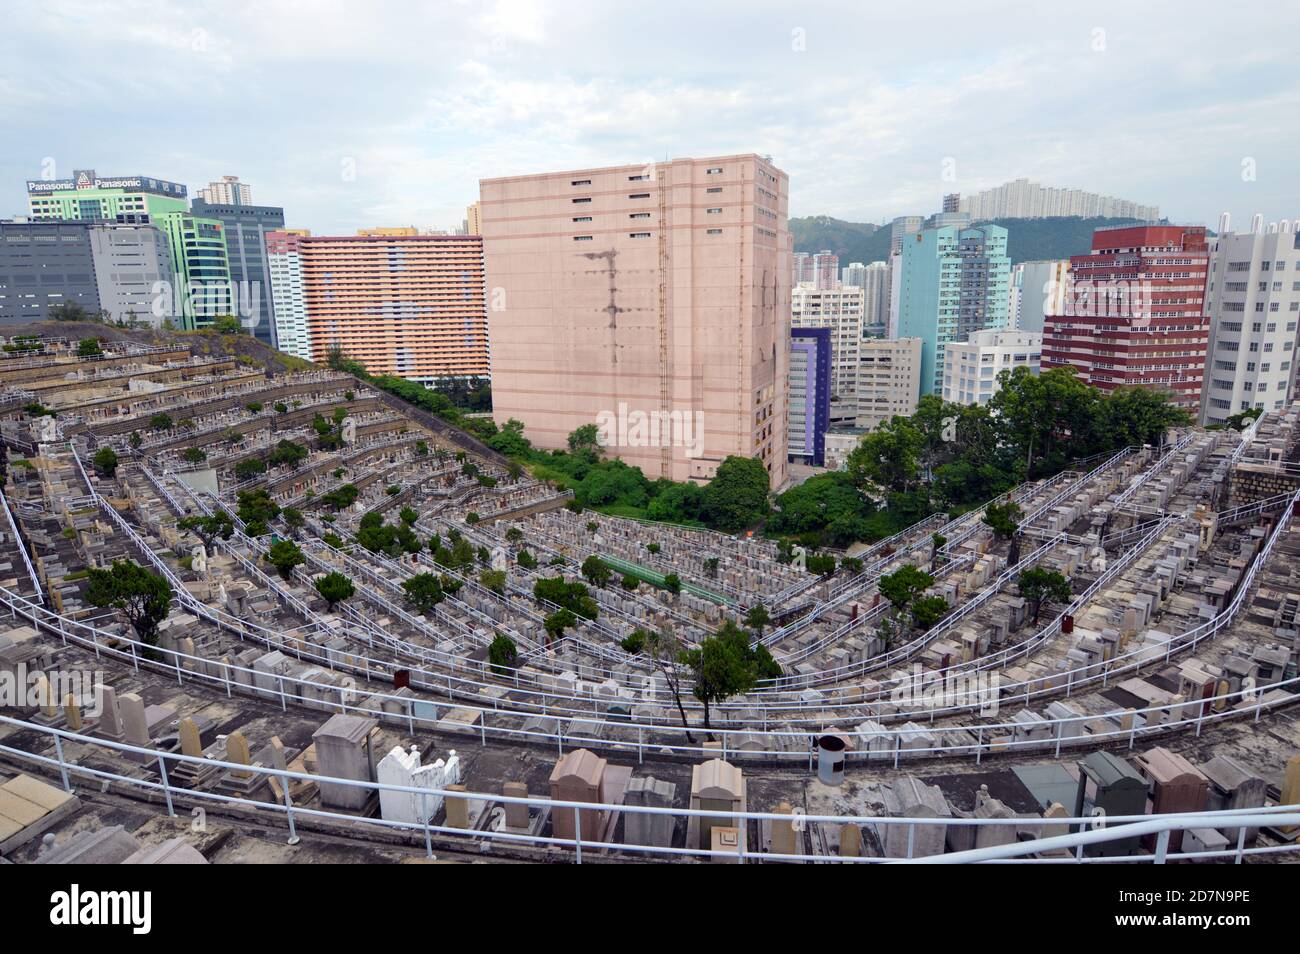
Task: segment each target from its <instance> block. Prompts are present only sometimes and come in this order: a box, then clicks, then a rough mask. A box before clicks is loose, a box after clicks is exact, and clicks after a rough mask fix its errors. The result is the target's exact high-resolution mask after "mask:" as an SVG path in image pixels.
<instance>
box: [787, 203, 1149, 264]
mask: <svg viewBox="0 0 1300 954" xmlns="http://www.w3.org/2000/svg"><path fill="white" fill-rule="evenodd" d="M1135 221H1136V220H1134V219H1108V218H1093V219H1081V218H1078V217H1075V216H1060V217H1055V218H1048V219H992V220H991V223H990V224H992V225H1000V226H1002V227H1003V228H1005V229H1006V230H1007V257H1008V258H1010V259H1011V264H1013V265H1015V264H1016V263H1018V262H1030V261H1037V260H1039V259H1049V258H1069V257H1070V256H1071V255H1082V254H1083V253H1085V252H1087V251H1088V250H1089V249H1090V248H1091V247H1092V233H1093V231H1094V230H1095V229H1099V228H1102V227H1103V226H1107V225H1122V224H1124V223H1127V222H1135ZM790 233H791V234H792V235H793V236H794V250H795V251H796V252H820V251H821V250H822V249H830V250H831V251H832V252H834V253H835V254H836V255H838V256H839V257H840V265H841V266H843V265H847V264H849V263H850V262H883V261H885V260H887V259H888V258H889V227H888V226H885V227H883V228H882V227H881V226H878V225H873V224H871V223H869V222H845V221H843V220H841V219H834V218H831V217H830V216H827V215H814V216H808V217H806V218H798V219H791V220H790Z"/></svg>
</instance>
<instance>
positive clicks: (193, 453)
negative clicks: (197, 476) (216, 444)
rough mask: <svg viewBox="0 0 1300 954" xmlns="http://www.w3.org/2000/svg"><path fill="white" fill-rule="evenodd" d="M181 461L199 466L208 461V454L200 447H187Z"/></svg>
mask: <svg viewBox="0 0 1300 954" xmlns="http://www.w3.org/2000/svg"><path fill="white" fill-rule="evenodd" d="M181 459H182V460H183V461H185V462H186V463H187V464H201V463H203V462H204V461H205V460H207V459H208V452H207V451H205V450H203V449H202V448H201V447H187V448H186V449H185V453H183V454H181Z"/></svg>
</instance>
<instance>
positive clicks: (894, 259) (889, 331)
mask: <svg viewBox="0 0 1300 954" xmlns="http://www.w3.org/2000/svg"><path fill="white" fill-rule="evenodd" d="M902 288H903V256H902V255H901V254H899V253H897V252H896V253H894V254H893V255H890V256H889V289H888V291H887V292H886V294H887V295H888V298H889V308H888V310H887V311H886V312H885V337H886V338H897V337H898V312H899V308H900V307H901V302H900V301H899V298H900V293H901V291H902Z"/></svg>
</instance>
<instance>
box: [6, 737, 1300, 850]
mask: <svg viewBox="0 0 1300 954" xmlns="http://www.w3.org/2000/svg"><path fill="white" fill-rule="evenodd" d="M0 724H3V725H8V726H11V727H13V728H15V729H18V730H20V731H21V732H23V733H24V734H26V735H27V736H28V737H29V738H36V739H49V740H50V745H51V746H52V747H53V749H54V755H53V756H52V757H51V756H50V755H47V754H42V753H38V752H35V751H31V750H28V749H21V748H17V747H16V746H13V745H9V744H7V743H0V753H3V754H4V755H5V756H7V757H8V758H9V759H10V760H12V761H15V762H18V763H20V764H23V765H28V766H35V767H36V768H37V769H39V770H43V771H44V772H45V773H47V774H49V775H55V774H57V775H58V777H59V780H60V784H61V785H62V787H63V789H64V791H66V792H68V793H69V794H75V792H76V787H75V786H74V780H76V781H78V782H83V783H84V784H85V785H86V787H87V788H93V789H96V790H99V791H108V790H113V791H114V792H115V793H116V794H120V795H125V796H128V797H132V798H136V799H144V800H148V801H153V800H155V799H157V798H158V797H160V796H161V798H162V801H163V804H164V805H165V806H166V809H167V814H168V815H169V816H171V817H177V808H178V807H179V808H182V809H183V808H190V807H211V808H212V810H214V811H218V812H226V813H229V814H230V815H231V816H233V817H236V818H265V817H276V816H282V817H283V818H284V823H285V826H286V834H287V841H288V843H289V844H290V845H296V844H298V843H299V842H300V840H301V835H300V834H299V830H300V828H301V829H304V830H307V831H317V832H320V833H322V834H324V835H327V836H331V837H338V836H340V835H341V836H343V837H345V838H349V839H353V840H361V841H364V840H366V839H367V837H385V838H387V839H390V840H391V839H392V838H393V837H394V836H396V837H397V838H399V839H404V840H406V841H408V843H412V844H416V843H420V842H421V841H422V843H423V847H424V850H425V854H426V855H427V856H428V857H430V858H432V857H434V855H435V847H436V848H437V849H439V850H443V849H444V848H445V850H449V851H464V852H472V853H475V854H481V853H482V852H484V851H486V850H492V849H494V848H500V849H502V850H507V851H512V854H514V855H515V856H517V857H520V858H522V859H524V860H543V859H546V860H551V859H553V858H554V853H555V852H556V851H557V850H563V851H565V852H567V851H568V850H570V849H572V852H573V854H572V860H573V861H574V862H575V863H577V864H582V863H583V860H584V859H583V853H584V851H586V852H589V853H591V852H598V853H599V854H598V855H597V857H599V858H600V859H602V860H614V857H615V856H616V855H625V856H630V857H631V858H633V859H642V860H661V861H671V860H698V861H702V860H706V859H714V860H724V861H735V862H738V863H742V864H743V863H746V862H754V861H757V862H763V861H774V862H775V861H781V862H787V861H799V862H821V863H842V864H879V863H900V862H916V861H923V862H925V863H929V864H936V863H940V864H941V863H951V864H957V863H978V862H995V861H1006V860H1017V861H1021V862H1024V863H1049V864H1051V863H1055V864H1060V863H1070V862H1075V863H1108V864H1113V863H1117V862H1143V863H1151V864H1165V863H1167V862H1169V861H1176V860H1184V859H1188V860H1223V861H1232V862H1234V863H1236V864H1241V863H1243V862H1244V861H1246V860H1247V859H1251V858H1255V857H1261V858H1275V857H1277V856H1279V855H1290V854H1292V853H1300V842H1294V843H1284V844H1279V845H1267V844H1251V845H1249V846H1248V845H1247V833H1248V832H1249V831H1258V830H1260V829H1261V828H1264V827H1268V828H1282V827H1285V826H1293V825H1297V824H1300V806H1294V805H1273V806H1263V807H1259V808H1249V809H1238V810H1235V811H1206V812H1184V813H1169V814H1142V815H1115V816H1109V817H1106V818H1104V819H1101V820H1099V819H1098V818H1097V817H1090V816H1085V817H1059V818H1048V817H1012V818H968V817H962V816H956V815H953V816H942V817H936V818H917V817H900V816H889V815H829V814H811V813H809V814H805V813H802V812H801V813H798V814H789V813H783V812H763V811H725V810H718V809H692V808H677V807H657V806H644V805H630V804H627V803H613V802H585V801H570V800H566V799H559V798H547V797H545V796H527V795H526V796H507V795H497V794H494V793H491V792H486V791H469V790H466V791H460V790H452V789H447V788H434V787H430V788H420V787H414V786H405V785H390V784H386V783H381V782H372V781H368V780H357V779H350V778H340V777H336V776H322V775H314V774H311V773H308V772H297V771H293V770H291V769H288V768H285V769H279V768H274V767H268V766H264V765H256V764H248V763H244V762H232V761H228V760H223V759H214V758H207V757H203V756H190V755H185V754H182V753H178V752H168V751H162V750H159V749H155V748H151V747H145V746H139V745H132V744H129V743H125V742H114V741H110V740H107V739H100V738H95V737H93V736H90V735H86V734H82V733H78V732H72V731H69V730H67V729H57V728H52V727H49V726H42V725H39V724H37V723H32V722H25V721H22V720H20V719H14V718H11V717H8V716H0ZM69 748H75V750H77V751H84V752H86V753H87V754H89V755H93V756H94V758H93V761H94V762H95V763H101V764H102V761H103V759H104V757H105V756H110V757H112V756H116V757H120V758H131V759H133V760H134V761H136V762H140V763H143V765H144V766H145V769H146V770H147V771H148V772H149V774H148V775H146V776H145V777H141V773H140V771H139V770H138V769H137V770H135V771H133V772H132V774H130V775H127V774H122V773H120V772H115V771H112V770H111V769H107V768H100V767H95V766H94V765H91V764H87V763H88V761H91V760H90V759H87V758H86V757H84V756H83V758H82V759H81V760H80V761H78V760H76V759H73V758H70V757H69V754H68V749H69ZM168 766H171V769H170V770H169V768H168ZM179 766H201V767H202V768H204V769H205V770H207V771H212V770H217V771H219V772H221V773H240V777H241V778H244V779H247V780H249V782H248V785H247V787H248V788H249V789H250V790H251V791H253V792H254V793H257V792H258V790H259V789H264V790H265V796H266V799H267V800H265V801H262V800H257V799H252V798H249V797H239V796H236V795H226V794H223V793H221V792H219V791H209V790H205V789H200V788H189V787H186V786H184V785H178V784H177V783H176V782H174V781H173V779H174V778H175V777H176V776H177V775H178V774H179V773H178V772H177V767H179ZM155 773H156V776H157V777H156V779H155V778H154V777H152V775H153V774H155ZM255 779H256V780H260V784H257V785H255V784H253V782H252V780H255ZM272 780H275V781H277V782H278V787H279V790H280V793H281V794H280V796H276V795H275V794H274V792H273V791H272V790H271V789H270V788H269V786H268V785H267V784H266V783H268V782H270V781H272ZM293 782H299V783H311V784H316V785H318V786H319V785H322V784H325V785H330V786H334V787H336V789H337V788H343V789H360V790H364V791H366V792H369V793H372V795H369V796H365V797H366V798H367V799H369V798H372V797H374V796H377V795H378V794H379V793H382V792H392V793H398V794H402V795H409V796H413V797H414V799H419V800H420V801H419V805H420V809H419V811H418V812H416V818H417V820H414V821H406V820H396V819H387V818H383V817H382V816H380V817H373V816H366V815H359V814H353V813H346V812H342V811H331V810H330V809H329V808H328V807H326V806H325V805H324V802H323V801H322V802H320V803H319V805H315V806H308V805H303V804H295V803H294V799H293V794H292V791H293V786H292V785H291V784H290V783H293ZM453 799H454V800H464V801H465V802H472V801H481V802H484V803H485V804H488V805H499V806H506V805H523V806H526V807H527V808H528V809H529V810H530V813H531V811H532V810H535V811H537V812H538V813H543V814H545V813H549V814H550V815H551V816H552V817H554V816H555V815H556V814H557V813H558V812H559V811H566V812H568V813H570V815H571V817H572V821H573V827H574V833H573V837H572V838H568V837H562V836H560V835H557V834H556V833H555V828H554V827H552V828H551V834H549V835H547V834H542V832H543V831H545V830H546V829H545V826H544V825H541V826H539V828H538V833H536V834H534V833H532V832H529V831H520V830H512V829H507V828H505V827H504V826H498V825H497V824H488V825H486V826H485V827H475V828H460V827H458V826H455V825H451V824H448V821H449V819H447V818H445V817H444V820H443V822H442V823H441V824H434V822H433V819H434V818H435V817H438V815H437V810H436V806H440V805H443V804H446V802H447V801H448V800H453ZM434 800H436V801H434ZM431 802H432V805H431ZM412 804H415V803H414V800H413V802H412ZM619 814H622V815H626V816H629V817H630V816H634V815H644V816H661V817H665V816H666V817H668V818H671V819H672V820H673V825H672V828H673V829H674V830H675V829H676V827H677V821H678V819H680V820H682V821H684V822H686V824H685V825H684V826H683V827H684V828H685V830H686V834H687V835H688V836H689V835H690V834H691V831H692V825H691V824H690V823H691V822H692V821H694V822H695V826H694V830H695V833H696V837H697V838H698V837H699V833H700V832H701V831H707V830H708V827H711V826H713V825H719V824H721V825H724V826H726V827H731V828H737V829H739V831H740V837H739V839H738V842H739V843H738V845H737V850H736V851H720V850H715V849H713V848H712V847H710V848H704V847H700V845H701V844H702V843H703V842H702V841H697V842H696V843H695V844H694V845H692V844H690V843H689V842H688V843H686V844H684V845H683V846H682V847H676V846H674V845H637V844H629V843H620V842H613V841H606V840H603V839H602V838H599V837H598V836H599V834H600V833H599V832H592V831H590V830H588V832H587V833H586V834H585V835H584V833H583V824H584V817H585V818H586V819H588V821H587V824H591V822H592V821H594V820H595V819H596V818H598V817H600V815H605V816H606V817H609V816H611V815H614V816H616V815H619ZM760 822H770V823H771V822H787V823H793V825H794V827H795V831H796V833H797V834H799V835H800V837H799V838H798V843H797V845H796V847H797V848H801V846H802V845H803V844H804V838H803V837H802V833H803V832H804V831H805V830H806V829H807V827H808V826H809V825H812V826H832V825H833V826H836V827H839V826H846V825H849V826H858V828H859V834H861V829H862V828H866V829H868V830H870V831H874V832H876V833H878V837H879V838H880V841H881V842H883V843H885V845H886V850H887V851H889V852H890V853H889V854H888V855H887V856H884V857H882V856H877V855H872V854H857V855H851V854H846V855H840V854H837V853H834V854H833V853H830V852H821V851H817V850H814V851H812V852H809V851H805V850H797V851H795V852H793V853H780V852H771V851H761V850H755V849H754V848H752V847H751V846H750V844H749V837H750V830H751V829H757V828H758V825H757V824H754V823H760ZM706 826H707V827H706ZM1008 827H1012V831H1013V838H1014V837H1015V833H1019V832H1032V831H1034V830H1035V829H1037V830H1038V837H1036V838H1033V839H1031V840H1027V841H1012V842H1011V843H1004V844H998V845H994V846H991V847H985V848H976V849H971V850H967V851H957V852H951V853H938V854H929V855H926V856H924V857H922V856H919V855H918V854H917V851H918V848H919V845H918V828H919V829H922V830H926V831H933V830H934V829H936V828H938V829H942V830H943V831H944V833H945V835H946V831H947V829H949V828H952V829H956V830H961V829H966V828H970V829H973V835H974V836H975V837H976V838H977V837H978V835H979V833H980V832H990V831H991V832H1002V831H1004V830H1005V829H1007V828H1008ZM897 828H902V829H904V830H906V832H907V835H906V841H901V840H898V839H894V838H889V837H888V836H887V834H886V833H888V832H890V831H891V830H893V829H897ZM1062 828H1064V829H1066V830H1067V834H1063V835H1053V834H1050V832H1055V831H1060V830H1061V829H1062ZM1191 828H1216V829H1236V830H1237V843H1236V845H1235V847H1233V848H1230V849H1218V850H1206V851H1182V852H1170V851H1169V844H1170V837H1171V835H1172V833H1173V832H1176V831H1185V830H1187V829H1191ZM841 830H842V829H841ZM1148 835H1149V836H1153V837H1154V839H1155V845H1154V850H1152V851H1150V852H1144V851H1142V850H1141V849H1140V848H1136V847H1135V849H1134V850H1132V851H1130V852H1126V853H1123V854H1108V855H1105V856H1099V855H1088V854H1086V850H1087V848H1088V847H1089V846H1093V845H1100V844H1105V843H1108V842H1112V841H1120V840H1124V841H1128V842H1129V844H1130V845H1134V846H1136V845H1137V844H1138V839H1139V838H1140V837H1141V836H1148ZM435 837H437V839H438V841H437V843H436V845H435V841H434V839H435ZM673 840H675V839H673ZM972 840H974V838H972ZM998 840H999V841H1004V840H1005V836H1001V837H999V839H998ZM812 841H813V844H814V845H816V844H817V841H816V839H813V840H812ZM891 846H892V850H891ZM1061 853H1064V854H1063V855H1062V854H1061Z"/></svg>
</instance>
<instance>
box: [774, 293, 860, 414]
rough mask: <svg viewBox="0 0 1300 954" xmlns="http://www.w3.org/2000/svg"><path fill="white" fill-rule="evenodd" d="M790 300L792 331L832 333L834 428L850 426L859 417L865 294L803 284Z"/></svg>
mask: <svg viewBox="0 0 1300 954" xmlns="http://www.w3.org/2000/svg"><path fill="white" fill-rule="evenodd" d="M790 297H791V301H790V327H791V328H830V329H831V425H832V426H837V425H841V424H846V425H850V426H851V425H852V424H853V422H854V421H855V420H856V418H857V414H858V402H857V393H858V360H859V354H860V348H861V344H862V312H863V291H862V289H861V288H858V287H857V286H855V285H838V286H836V287H835V288H818V287H817V286H816V284H814V283H811V282H800V283H799V284H798V285H796V286H795V288H794V290H793V292H792V293H791V296H790Z"/></svg>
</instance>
